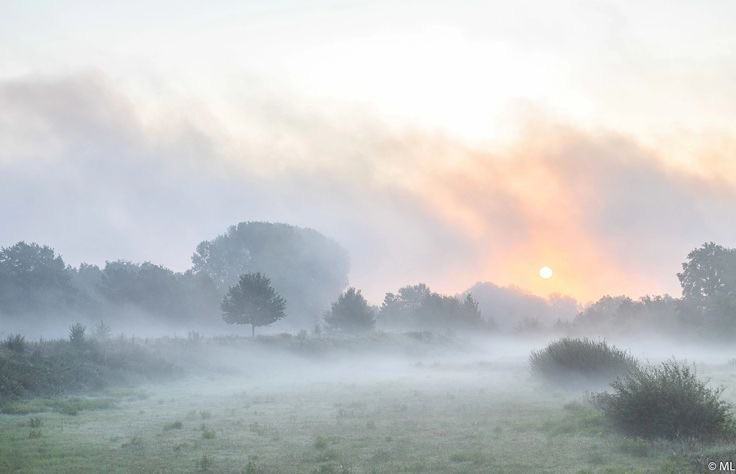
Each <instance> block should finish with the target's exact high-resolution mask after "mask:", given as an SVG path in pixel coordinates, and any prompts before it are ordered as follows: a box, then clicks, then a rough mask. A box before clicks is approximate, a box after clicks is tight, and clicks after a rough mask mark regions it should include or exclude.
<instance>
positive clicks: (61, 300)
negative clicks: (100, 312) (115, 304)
mask: <svg viewBox="0 0 736 474" xmlns="http://www.w3.org/2000/svg"><path fill="white" fill-rule="evenodd" d="M76 299H77V291H76V288H75V287H74V285H73V284H72V279H71V274H70V272H69V270H68V269H67V267H66V265H65V264H64V260H63V259H62V258H61V256H60V255H57V254H56V252H54V250H53V249H52V248H51V247H47V246H45V245H44V246H41V245H38V244H35V243H30V244H27V243H25V242H18V243H17V244H15V245H13V246H11V247H3V248H1V249H0V312H6V313H9V314H12V313H23V312H27V311H38V310H49V309H57V308H59V307H64V306H68V305H71V304H73V303H74V302H75V301H76Z"/></svg>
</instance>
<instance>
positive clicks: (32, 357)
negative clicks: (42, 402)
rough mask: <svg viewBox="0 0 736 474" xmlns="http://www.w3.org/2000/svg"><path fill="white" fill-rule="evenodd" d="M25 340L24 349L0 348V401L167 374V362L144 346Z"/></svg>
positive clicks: (119, 343) (169, 367) (99, 387)
mask: <svg viewBox="0 0 736 474" xmlns="http://www.w3.org/2000/svg"><path fill="white" fill-rule="evenodd" d="M73 340H74V339H71V340H57V341H43V342H25V341H24V342H23V344H24V350H23V351H18V350H9V349H8V347H7V344H3V347H2V348H0V400H2V401H8V400H16V399H19V398H24V397H47V396H53V395H60V394H71V393H82V392H85V393H86V392H89V391H94V390H99V389H102V388H104V387H105V386H107V385H110V384H116V383H118V384H119V383H125V382H134V381H137V380H140V379H144V380H145V379H150V378H153V377H161V376H162V375H170V374H172V373H174V372H175V370H174V368H173V367H172V365H171V364H169V363H168V362H166V361H164V360H163V359H161V358H160V357H157V356H155V355H153V354H152V353H151V352H150V351H148V350H146V348H144V347H143V346H142V345H140V344H135V343H131V342H128V341H124V340H116V341H107V342H105V343H104V344H100V343H97V342H95V341H93V340H85V339H82V342H81V345H80V342H79V340H77V343H75V342H72V341H73Z"/></svg>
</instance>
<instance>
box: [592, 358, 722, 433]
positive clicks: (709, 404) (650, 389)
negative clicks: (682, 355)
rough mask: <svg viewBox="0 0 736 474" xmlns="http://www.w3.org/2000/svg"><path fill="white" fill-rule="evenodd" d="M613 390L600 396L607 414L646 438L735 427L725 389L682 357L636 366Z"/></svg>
mask: <svg viewBox="0 0 736 474" xmlns="http://www.w3.org/2000/svg"><path fill="white" fill-rule="evenodd" d="M611 387H612V388H613V393H612V394H609V393H603V394H599V395H597V396H596V400H597V403H598V405H599V406H600V407H601V408H602V409H603V412H604V413H605V415H606V417H607V418H608V419H609V420H610V421H611V422H612V423H613V424H614V425H615V426H617V427H618V428H620V429H621V430H622V431H624V432H625V433H628V434H630V435H633V436H639V437H642V438H667V439H678V438H710V437H714V436H718V435H723V434H726V433H729V432H732V430H733V417H732V414H731V411H730V405H729V404H728V403H726V402H725V401H723V400H721V393H722V391H723V388H715V389H711V388H708V387H707V386H706V383H705V382H703V381H701V380H699V379H698V378H697V376H696V373H695V369H694V368H691V367H689V366H688V365H686V364H684V363H678V362H677V361H674V360H672V361H668V362H664V363H662V364H661V365H659V366H652V367H646V368H643V369H639V370H635V371H632V372H630V373H628V374H626V375H625V376H623V377H621V378H619V379H617V380H615V381H614V382H613V383H612V384H611Z"/></svg>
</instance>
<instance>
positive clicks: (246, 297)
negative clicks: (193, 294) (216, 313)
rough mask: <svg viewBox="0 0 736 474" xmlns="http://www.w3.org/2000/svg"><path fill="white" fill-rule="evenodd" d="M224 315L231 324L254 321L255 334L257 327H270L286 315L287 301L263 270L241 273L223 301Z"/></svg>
mask: <svg viewBox="0 0 736 474" xmlns="http://www.w3.org/2000/svg"><path fill="white" fill-rule="evenodd" d="M221 307H222V317H223V319H224V320H225V322H227V323H229V324H250V327H251V335H252V336H255V335H256V326H268V325H269V324H272V323H275V322H276V321H278V320H279V319H282V318H284V317H286V313H285V312H284V310H285V309H286V300H285V299H284V298H282V297H281V296H280V295H279V294H278V293H276V290H274V289H273V287H272V286H271V280H269V279H268V278H266V276H265V275H262V274H260V273H246V274H244V275H240V279H239V280H238V283H237V284H236V285H235V286H233V287H231V288H230V289H229V290H228V292H227V293H226V294H225V297H224V298H223V300H222V306H221Z"/></svg>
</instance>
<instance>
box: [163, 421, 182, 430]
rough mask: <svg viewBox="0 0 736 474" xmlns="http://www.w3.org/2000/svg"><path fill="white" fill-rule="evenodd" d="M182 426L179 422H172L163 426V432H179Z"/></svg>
mask: <svg viewBox="0 0 736 474" xmlns="http://www.w3.org/2000/svg"><path fill="white" fill-rule="evenodd" d="M182 426H184V425H183V424H182V422H181V421H172V422H171V423H166V424H165V425H164V431H171V430H180V429H181V428H182Z"/></svg>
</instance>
